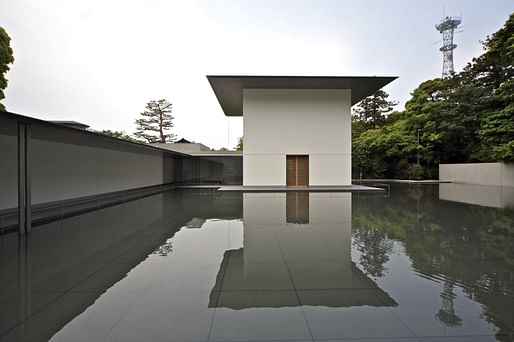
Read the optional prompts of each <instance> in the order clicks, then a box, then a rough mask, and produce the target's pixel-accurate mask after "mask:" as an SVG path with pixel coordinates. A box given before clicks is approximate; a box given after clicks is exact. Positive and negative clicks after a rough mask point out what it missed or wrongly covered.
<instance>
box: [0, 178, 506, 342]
mask: <svg viewBox="0 0 514 342" xmlns="http://www.w3.org/2000/svg"><path fill="white" fill-rule="evenodd" d="M449 186H450V187H449ZM486 190H487V191H486ZM496 191H498V189H496ZM480 192H484V193H487V194H488V195H487V196H484V197H485V198H482V199H480V200H477V198H480V196H479V195H477V190H476V189H470V188H469V187H468V188H466V189H463V188H462V187H455V188H452V187H451V184H450V185H448V184H445V185H444V186H443V185H439V186H438V185H395V184H392V185H391V187H390V189H389V191H385V192H383V193H353V194H352V193H312V192H311V193H307V192H290V193H244V194H243V193H222V192H218V191H210V190H179V191H177V190H175V191H170V192H165V193H161V194H158V195H154V196H150V197H146V198H143V199H139V200H136V201H132V202H128V203H123V204H120V205H117V206H113V207H109V208H103V209H100V210H97V211H93V212H90V213H87V214H83V215H80V216H75V217H71V218H67V219H64V220H62V221H56V222H52V223H50V224H46V225H44V226H40V227H37V228H35V229H34V231H33V233H32V234H31V235H30V236H29V237H27V238H21V239H19V238H18V237H17V236H13V235H7V236H4V237H3V238H2V240H0V243H1V244H0V341H47V340H50V341H280V340H287V341H342V340H344V341H352V340H355V341H397V340H399V341H405V342H409V341H511V340H512V339H513V338H514V334H513V330H514V208H513V207H512V205H511V204H512V203H514V202H512V201H511V200H512V198H511V197H510V196H511V193H506V195H505V194H503V193H501V195H500V197H495V196H494V192H495V189H485V190H484V189H481V190H480V191H478V193H480ZM467 193H469V194H470V195H466V194H467ZM471 197H473V198H471ZM487 198H491V201H492V202H491V203H492V204H488V203H484V202H487ZM498 198H500V199H501V200H500V201H499V200H498ZM477 203H479V204H480V205H477ZM498 203H499V204H498Z"/></svg>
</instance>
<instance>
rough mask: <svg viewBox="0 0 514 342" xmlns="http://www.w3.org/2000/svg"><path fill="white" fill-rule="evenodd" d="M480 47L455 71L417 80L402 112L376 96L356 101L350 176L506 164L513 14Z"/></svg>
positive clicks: (511, 121)
mask: <svg viewBox="0 0 514 342" xmlns="http://www.w3.org/2000/svg"><path fill="white" fill-rule="evenodd" d="M483 46H484V53H483V54H482V55H481V56H479V57H477V58H474V59H473V60H472V61H471V62H470V63H469V64H468V65H467V66H466V67H465V68H464V70H463V71H462V72H460V73H458V74H454V75H452V76H451V77H448V78H443V79H441V78H437V79H433V80H429V81H426V82H423V83H421V84H420V85H419V86H418V87H417V88H416V89H415V90H414V91H413V92H412V94H411V95H412V97H411V99H410V100H409V101H407V103H406V104H405V110H404V111H402V112H391V109H392V106H393V105H394V104H393V103H391V102H388V101H387V96H384V95H383V94H379V95H380V96H377V95H374V96H372V97H369V98H368V99H366V100H365V101H362V102H361V103H360V104H359V105H358V106H357V108H356V110H355V112H354V117H353V133H352V141H353V145H352V146H353V151H352V152H353V165H352V166H353V177H354V178H359V177H363V178H381V177H388V178H389V177H392V178H421V177H422V176H424V177H429V178H431V177H437V172H438V171H437V169H438V165H439V163H464V162H498V161H502V162H514V13H513V14H511V16H510V18H509V19H508V20H507V22H506V23H505V25H504V27H503V28H501V29H500V30H499V31H497V32H496V33H494V34H493V35H491V36H490V37H487V39H486V40H485V41H484V42H483ZM386 95H387V94H386ZM377 108H378V109H379V110H377ZM377 114H378V116H377ZM418 134H419V145H418ZM418 152H419V160H420V162H419V164H420V165H421V167H420V166H418V164H417V155H418Z"/></svg>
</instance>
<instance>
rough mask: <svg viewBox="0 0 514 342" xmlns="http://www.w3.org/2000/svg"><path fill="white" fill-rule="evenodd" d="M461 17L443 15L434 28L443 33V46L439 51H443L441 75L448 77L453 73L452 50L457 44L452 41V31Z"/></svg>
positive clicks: (460, 20)
mask: <svg viewBox="0 0 514 342" xmlns="http://www.w3.org/2000/svg"><path fill="white" fill-rule="evenodd" d="M461 22H462V19H461V17H444V18H443V20H441V22H440V23H439V25H436V26H435V28H436V30H437V31H439V33H441V34H442V35H443V46H442V47H441V48H439V51H441V52H442V53H443V73H442V77H443V78H444V77H448V76H450V75H452V74H453V72H454V70H453V50H454V49H455V48H456V47H457V44H454V43H453V33H454V31H455V29H456V28H457V27H458V26H459V25H460V24H461Z"/></svg>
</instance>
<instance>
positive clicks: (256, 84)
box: [207, 76, 398, 116]
mask: <svg viewBox="0 0 514 342" xmlns="http://www.w3.org/2000/svg"><path fill="white" fill-rule="evenodd" d="M396 78H398V77H397V76H207V79H208V80H209V83H210V84H211V87H212V89H213V90H214V94H215V95H216V97H217V98H218V101H219V103H220V105H221V108H223V112H224V113H225V115H227V116H242V115H243V89H351V90H352V106H353V105H354V104H356V103H358V102H359V101H361V100H362V99H364V98H366V97H368V96H369V95H372V94H373V93H375V92H376V91H377V90H379V89H380V88H382V87H383V86H385V85H386V84H388V83H390V82H392V81H393V80H395V79H396Z"/></svg>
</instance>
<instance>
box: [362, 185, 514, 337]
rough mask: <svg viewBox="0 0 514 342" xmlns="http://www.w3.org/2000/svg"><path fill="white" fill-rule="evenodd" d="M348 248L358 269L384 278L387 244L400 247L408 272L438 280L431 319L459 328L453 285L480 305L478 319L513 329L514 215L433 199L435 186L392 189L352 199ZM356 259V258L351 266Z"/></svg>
mask: <svg viewBox="0 0 514 342" xmlns="http://www.w3.org/2000/svg"><path fill="white" fill-rule="evenodd" d="M352 209H353V210H352V227H353V239H354V241H353V247H354V248H355V249H356V250H358V251H359V252H360V254H361V256H360V257H359V259H360V260H359V261H358V262H359V267H360V268H362V269H363V270H364V272H366V273H367V274H369V275H372V276H374V277H382V276H385V275H386V274H387V272H388V270H387V266H386V265H387V262H388V261H389V259H390V255H391V253H393V245H394V246H396V245H398V244H400V245H398V246H403V247H402V249H404V252H405V253H406V254H407V255H408V256H409V258H410V259H411V260H412V267H413V268H414V269H415V270H416V272H419V273H420V274H422V275H423V276H426V277H428V278H430V279H434V280H437V281H438V282H442V291H441V294H440V296H441V300H442V302H441V307H440V310H439V311H438V312H436V313H434V316H435V317H436V319H438V320H440V321H441V322H443V323H444V324H445V325H447V326H449V327H451V326H459V325H460V324H461V318H460V317H459V316H458V313H457V312H456V311H455V308H454V306H453V301H454V299H455V296H456V295H455V291H454V289H455V286H456V285H458V286H459V287H461V288H462V289H463V291H464V293H465V295H466V296H467V297H469V298H472V299H473V300H474V301H477V302H479V303H481V304H483V305H484V307H483V310H484V312H483V315H484V317H485V318H486V319H487V320H488V321H489V322H491V323H493V324H494V325H496V326H497V327H498V328H499V334H498V338H499V339H500V340H502V338H503V337H501V335H502V334H505V335H508V334H509V332H510V331H511V330H512V328H513V327H514V307H513V306H512V305H506V303H511V302H512V301H513V299H512V298H513V297H514V268H513V267H512V265H514V210H512V209H500V208H490V207H481V206H477V205H469V204H465V203H458V202H451V201H444V200H440V199H439V194H438V187H437V186H427V185H414V186H412V185H408V186H407V185H400V184H396V185H394V184H393V185H392V189H391V197H390V198H380V197H376V198H369V197H362V198H361V197H359V196H354V197H353V201H352ZM356 261H357V260H356Z"/></svg>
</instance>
